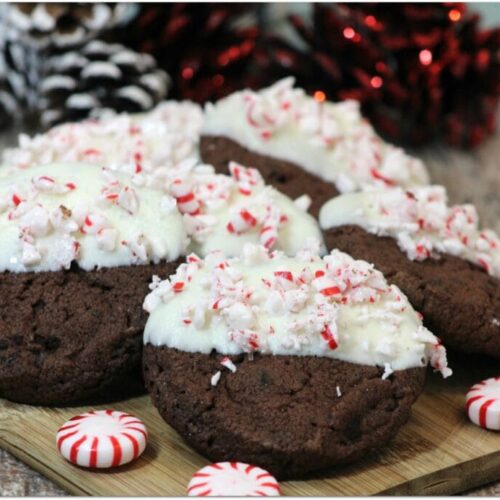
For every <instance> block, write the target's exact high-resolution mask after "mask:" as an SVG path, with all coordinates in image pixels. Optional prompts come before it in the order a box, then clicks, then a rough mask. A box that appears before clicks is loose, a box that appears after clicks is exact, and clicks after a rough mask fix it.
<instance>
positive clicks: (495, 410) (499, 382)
mask: <svg viewBox="0 0 500 500" xmlns="http://www.w3.org/2000/svg"><path fill="white" fill-rule="evenodd" d="M465 408H466V410H467V414H468V416H469V418H470V420H471V421H472V422H473V423H474V424H476V425H479V426H481V427H484V428H485V429H490V430H493V431H499V430H500V377H495V378H489V379H487V380H483V381H482V382H479V384H476V385H473V386H472V387H471V388H470V390H469V392H468V393H467V396H466V404H465Z"/></svg>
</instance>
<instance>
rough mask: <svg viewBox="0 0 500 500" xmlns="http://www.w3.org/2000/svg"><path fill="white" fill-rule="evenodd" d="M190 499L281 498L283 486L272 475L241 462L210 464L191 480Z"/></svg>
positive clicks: (189, 485) (189, 486)
mask: <svg viewBox="0 0 500 500" xmlns="http://www.w3.org/2000/svg"><path fill="white" fill-rule="evenodd" d="M187 493H188V496H190V497H206V496H208V497H218V496H231V497H257V496H263V497H273V496H274V497H277V496H279V495H280V487H279V485H278V482H277V481H276V479H275V478H274V477H273V476H271V474H269V472H267V471H265V470H264V469H261V468H259V467H256V466H255V465H248V464H242V463H240V462H219V463H217V464H212V465H207V466H206V467H203V469H200V470H199V471H198V472H196V473H195V474H193V477H192V478H191V481H189V484H188V489H187Z"/></svg>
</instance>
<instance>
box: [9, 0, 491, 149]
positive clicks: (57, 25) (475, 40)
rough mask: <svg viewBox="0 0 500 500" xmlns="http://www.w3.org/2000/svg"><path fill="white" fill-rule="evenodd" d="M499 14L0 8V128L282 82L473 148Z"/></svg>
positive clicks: (180, 6)
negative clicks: (354, 102)
mask: <svg viewBox="0 0 500 500" xmlns="http://www.w3.org/2000/svg"><path fill="white" fill-rule="evenodd" d="M499 26H500V4H498V3H474V4H464V3H458V2H453V3H419V4H412V3H399V4H378V3H365V4H364V3H358V4H349V3H323V4H311V3H305V2H300V3H264V4H251V3H224V4H222V3H221V4H219V3H211V4H192V3H191V4H187V3H170V4H158V3H156V4H148V3H141V4H136V3H129V4H120V3H95V4H77V3H72V4H67V3H65V4H63V3H59V4H58V3H55V4H43V3H30V4H16V3H9V4H2V5H0V126H1V127H3V129H4V130H8V129H9V127H12V126H13V125H14V126H16V123H17V126H18V127H19V126H22V127H23V128H24V129H33V130H40V129H46V128H48V127H51V126H53V125H56V124H58V123H62V122H65V121H74V120H81V119H85V118H87V117H98V116H101V115H103V114H106V113H109V112H116V111H118V112H120V111H128V112H140V111H146V110H148V109H151V108H152V107H153V106H154V105H155V104H156V103H157V102H159V101H160V100H162V99H165V98H172V99H191V100H194V101H197V102H200V103H204V102H207V101H211V100H216V99H219V98H221V97H223V96H225V95H227V94H228V93H231V92H234V91H235V90H239V89H241V88H244V87H250V88H262V87H265V86H268V85H270V84H272V83H273V82H275V81H276V80H278V79H280V78H283V77H285V76H289V75H292V76H294V77H295V79H296V81H297V84H298V85H299V86H301V87H303V88H304V89H305V90H306V91H307V92H308V93H310V94H313V95H315V96H316V97H317V99H320V100H321V99H331V100H341V99H356V100H359V101H360V102H361V105H362V110H363V112H364V114H365V116H366V117H367V118H368V119H370V120H371V122H372V123H373V125H374V126H375V127H376V129H377V130H378V132H379V133H380V134H381V135H382V136H383V137H385V138H386V139H388V140H391V141H393V142H396V143H398V144H402V145H405V146H421V145H425V144H429V143H434V142H438V143H439V142H441V143H446V144H448V145H451V146H453V147H459V148H475V147H476V146H478V145H479V144H481V143H482V142H483V141H484V140H485V139H486V138H487V137H489V136H490V135H491V134H492V133H493V132H494V130H495V129H496V118H497V102H498V97H499V95H500V28H499Z"/></svg>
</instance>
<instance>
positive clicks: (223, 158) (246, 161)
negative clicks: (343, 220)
mask: <svg viewBox="0 0 500 500" xmlns="http://www.w3.org/2000/svg"><path fill="white" fill-rule="evenodd" d="M200 155H201V157H202V158H203V161H205V162H206V163H210V164H211V165H213V166H214V167H215V170H216V171H217V172H219V173H222V174H226V173H228V171H229V164H230V163H231V162H232V161H233V160H237V161H238V162H240V163H242V164H243V165H249V166H252V167H255V168H256V169H258V171H259V172H260V174H261V176H262V177H263V179H264V181H265V182H266V184H270V185H271V186H274V187H275V188H276V189H278V190H279V191H281V192H282V193H284V194H286V195H287V196H288V197H290V198H291V199H292V200H295V199H297V198H299V197H301V196H302V195H304V193H307V195H308V196H309V197H310V198H311V205H310V207H309V211H310V213H311V214H312V215H314V216H315V217H317V215H318V213H319V210H320V208H321V207H322V206H323V205H324V204H325V203H326V202H327V201H328V200H330V199H331V198H333V197H334V196H337V195H338V194H340V193H339V191H338V190H337V188H336V187H335V184H333V183H328V182H321V180H320V179H318V177H317V176H316V175H313V174H311V173H309V172H306V171H305V170H303V169H302V168H301V167H299V166H298V165H296V164H294V163H292V162H288V161H284V160H279V159H276V158H272V157H271V156H265V155H261V154H258V153H256V152H254V151H251V150H249V149H247V148H245V147H243V146H242V145H241V144H239V143H238V142H236V141H234V140H232V139H229V138H228V137H223V136H218V137H217V136H208V135H204V136H202V137H201V139H200Z"/></svg>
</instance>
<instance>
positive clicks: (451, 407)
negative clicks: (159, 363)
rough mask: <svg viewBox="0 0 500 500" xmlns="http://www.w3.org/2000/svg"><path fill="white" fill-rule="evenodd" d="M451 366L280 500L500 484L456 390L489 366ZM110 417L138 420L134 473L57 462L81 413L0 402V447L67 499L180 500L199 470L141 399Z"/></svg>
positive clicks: (498, 465)
mask: <svg viewBox="0 0 500 500" xmlns="http://www.w3.org/2000/svg"><path fill="white" fill-rule="evenodd" d="M456 356H458V357H456V358H454V359H452V360H451V363H452V365H453V366H455V367H456V373H455V376H454V377H453V378H452V379H448V380H446V381H444V380H442V379H441V377H440V376H439V375H436V374H432V375H430V376H429V381H428V384H427V388H426V391H425V393H424V394H423V395H422V396H421V397H420V399H419V400H418V402H417V404H416V405H415V406H414V410H413V413H412V417H411V419H410V421H409V423H408V424H407V425H406V426H405V427H404V428H403V429H402V430H401V431H400V432H399V434H398V435H397V436H396V438H395V439H394V440H393V442H392V443H391V444H390V445H389V446H387V447H385V448H383V449H382V450H380V452H378V453H377V454H375V455H373V456H370V457H369V458H366V459H365V460H363V461H361V462H359V463H357V464H353V465H351V466H345V467H338V468H335V469H333V470H332V471H330V472H329V473H326V474H323V475H322V476H321V477H320V476H315V477H311V478H310V479H309V480H307V481H289V482H285V483H283V493H284V494H286V495H295V496H311V495H313V496H321V495H373V494H382V493H384V494H395V495H396V494H397V495H427V494H432V495H439V494H453V493H457V492H461V491H464V490H466V489H469V488H472V487H475V486H478V485H480V484H484V483H487V482H489V481H492V480H493V479H498V477H499V476H500V434H498V433H493V432H487V431H484V430H482V429H480V428H478V427H476V426H474V425H473V424H471V423H469V422H468V421H467V419H466V416H465V413H464V411H463V405H464V394H465V391H466V389H467V388H468V387H469V386H470V385H471V384H472V383H473V382H475V381H476V380H477V379H478V378H483V377H487V376H492V375H494V374H495V373H496V371H497V369H498V363H497V362H495V361H491V362H485V361H484V360H477V359H469V358H464V357H463V356H459V355H456ZM113 408H114V409H116V410H123V411H127V412H130V413H133V414H135V415H137V416H139V417H140V418H142V419H143V420H144V421H145V423H146V425H147V427H148V429H149V431H150V445H149V446H148V448H147V450H146V452H145V454H144V455H143V456H142V457H141V458H140V459H139V460H138V461H137V462H136V463H134V464H131V465H130V466H124V467H122V468H119V469H116V470H112V471H106V472H89V471H87V470H83V469H80V468H77V467H73V466H72V465H70V464H68V463H66V462H65V461H64V460H63V459H62V458H61V457H60V456H59V455H58V453H57V452H56V450H55V446H54V436H55V434H56V432H57V429H58V427H59V426H60V425H61V424H62V423H64V422H65V421H66V420H67V419H68V418H69V417H71V416H73V415H75V414H77V413H79V412H81V411H84V410H85V411H86V410H88V408H67V409H47V408H36V407H30V406H25V405H17V404H14V403H10V402H7V401H0V445H1V446H2V447H4V448H6V449H7V450H9V451H10V452H11V453H13V454H14V455H16V456H17V457H19V458H21V459H22V460H23V461H24V462H26V463H27V464H29V465H31V466H32V467H34V468H35V469H36V470H38V471H40V472H41V473H42V474H44V475H45V476H47V477H49V478H51V479H52V480H54V481H55V482H56V483H57V484H58V485H60V486H61V487H62V488H63V489H64V490H66V491H68V492H70V493H72V494H75V495H100V496H108V495H119V496H126V495H146V496H149V495H161V496H164V495H183V494H185V491H186V490H185V488H186V484H187V483H188V481H189V479H190V477H191V475H192V474H193V473H194V472H195V471H196V470H197V469H198V468H200V467H202V466H203V465H205V464H206V463H207V461H206V460H205V459H204V458H203V457H201V456H200V455H198V454H197V453H195V452H194V451H193V450H192V449H191V448H190V447H189V446H187V445H186V443H184V441H183V440H182V439H181V438H180V436H179V435H178V434H177V433H176V432H175V431H173V430H172V429H171V428H170V427H169V426H168V425H166V424H165V422H163V420H162V419H161V418H160V417H159V415H158V414H157V412H156V410H155V408H154V407H153V406H152V405H151V402H150V400H149V398H148V397H147V396H141V397H137V398H133V399H130V400H128V401H123V402H120V403H115V404H114V405H113Z"/></svg>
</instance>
